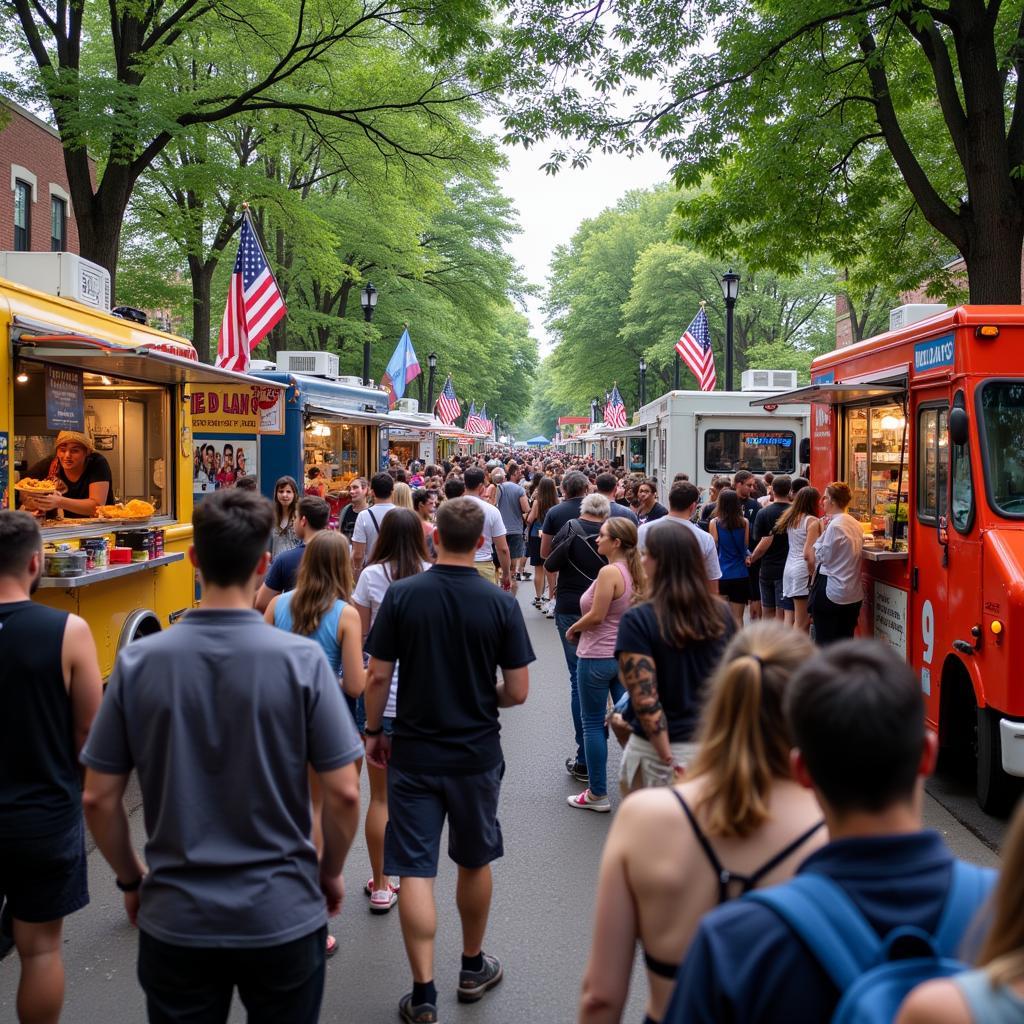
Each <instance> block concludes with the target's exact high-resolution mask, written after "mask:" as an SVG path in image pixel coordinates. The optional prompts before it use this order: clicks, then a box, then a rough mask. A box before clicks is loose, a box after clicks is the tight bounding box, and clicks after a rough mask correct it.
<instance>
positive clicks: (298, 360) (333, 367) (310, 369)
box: [277, 350, 338, 380]
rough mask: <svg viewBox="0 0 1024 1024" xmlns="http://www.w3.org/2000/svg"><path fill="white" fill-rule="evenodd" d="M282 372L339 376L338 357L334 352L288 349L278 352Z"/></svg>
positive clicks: (334, 378)
mask: <svg viewBox="0 0 1024 1024" xmlns="http://www.w3.org/2000/svg"><path fill="white" fill-rule="evenodd" d="M277 369H278V370H279V371H280V372H281V373H304V374H306V375H307V376H310V377H327V378H328V379H329V380H336V379H337V377H338V357H337V356H336V355H335V354H334V353H333V352H305V351H301V350H298V351H288V352H278V353H277Z"/></svg>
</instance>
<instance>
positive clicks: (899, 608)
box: [872, 580, 907, 659]
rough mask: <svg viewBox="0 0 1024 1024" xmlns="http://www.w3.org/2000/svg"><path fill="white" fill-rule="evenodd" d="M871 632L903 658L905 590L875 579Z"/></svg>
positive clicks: (905, 619)
mask: <svg viewBox="0 0 1024 1024" xmlns="http://www.w3.org/2000/svg"><path fill="white" fill-rule="evenodd" d="M873 619H874V621H873V623H872V625H873V627H874V629H873V632H874V636H875V639H876V640H881V641H882V642H883V643H887V644H888V645H889V646H890V647H891V648H892V649H893V650H894V651H896V653H897V654H899V655H901V656H902V657H903V658H904V659H905V658H906V656H907V592H906V591H905V590H901V589H900V588H899V587H891V586H889V584H888V583H880V582H879V581H878V580H876V581H875V592H874V615H873Z"/></svg>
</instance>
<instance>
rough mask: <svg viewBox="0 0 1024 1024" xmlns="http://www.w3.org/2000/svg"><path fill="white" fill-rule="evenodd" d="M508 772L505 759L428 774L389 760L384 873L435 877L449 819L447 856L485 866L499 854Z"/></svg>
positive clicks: (466, 864)
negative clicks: (476, 769)
mask: <svg viewBox="0 0 1024 1024" xmlns="http://www.w3.org/2000/svg"><path fill="white" fill-rule="evenodd" d="M504 774H505V765H504V763H502V764H499V765H497V766H496V767H494V768H491V769H490V770H489V771H486V772H480V773H479V774H478V775H426V774H423V773H420V772H405V771H402V770H401V769H400V768H395V767H394V766H393V765H388V815H389V816H388V825H387V830H386V831H385V833H384V872H385V874H388V875H397V876H398V877H399V878H435V877H436V876H437V862H438V856H439V853H440V849H441V832H442V830H443V828H444V822H445V818H447V819H448V856H449V857H450V858H451V859H452V860H453V861H455V863H456V864H458V865H459V867H463V868H469V869H473V868H482V867H484V865H486V864H490V863H491V861H492V860H497V859H498V858H499V857H501V856H502V855H503V854H504V852H505V848H504V845H503V843H502V836H501V824H500V823H499V821H498V795H499V794H500V792H501V779H502V776H503V775H504Z"/></svg>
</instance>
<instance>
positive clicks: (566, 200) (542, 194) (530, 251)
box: [499, 144, 669, 354]
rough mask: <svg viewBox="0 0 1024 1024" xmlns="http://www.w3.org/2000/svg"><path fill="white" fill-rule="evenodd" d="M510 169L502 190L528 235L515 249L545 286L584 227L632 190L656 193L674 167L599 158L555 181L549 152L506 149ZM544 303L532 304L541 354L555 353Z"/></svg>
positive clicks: (644, 158)
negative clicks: (548, 170) (557, 256)
mask: <svg viewBox="0 0 1024 1024" xmlns="http://www.w3.org/2000/svg"><path fill="white" fill-rule="evenodd" d="M503 149H504V152H505V155H506V156H507V157H508V168H507V169H506V170H505V171H503V172H502V173H501V175H500V176H499V180H500V182H501V186H502V188H503V189H504V191H505V194H506V195H508V196H509V197H510V198H511V199H512V201H513V203H514V204H515V206H516V209H517V210H518V211H519V222H520V224H521V226H522V229H523V230H522V233H521V234H520V235H517V236H516V238H515V239H513V241H512V243H511V245H510V249H511V252H512V255H513V256H514V257H515V259H516V260H517V261H518V262H519V263H520V264H522V266H523V267H524V269H525V271H526V276H527V279H528V280H529V281H530V282H531V283H533V284H539V285H541V286H544V285H545V282H546V280H547V275H548V264H549V263H550V262H551V256H552V253H553V252H554V249H555V246H557V245H560V244H562V243H564V242H568V241H569V239H570V238H572V235H573V233H574V232H575V230H576V228H578V227H579V225H580V223H581V221H583V220H586V219H587V218H588V217H593V216H595V215H596V214H598V213H600V212H601V211H602V210H603V209H605V208H606V207H608V206H614V205H615V203H617V202H618V201H619V199H621V198H622V196H623V195H625V193H626V192H628V191H630V189H635V188H650V187H651V186H652V185H656V184H658V183H659V182H663V181H667V180H668V177H669V171H668V164H667V163H665V162H664V161H663V160H662V159H661V158H660V157H658V156H656V155H654V154H652V153H645V154H643V155H641V156H638V157H634V158H633V159H632V160H630V159H628V158H626V157H624V156H605V155H603V154H600V153H597V154H595V155H594V158H593V160H592V161H591V163H590V166H589V167H587V168H586V169H584V170H572V169H570V168H566V169H564V170H562V171H559V173H558V174H556V175H554V176H551V175H548V174H545V173H544V171H542V170H541V169H540V165H541V164H542V163H543V162H544V160H545V158H546V156H547V154H548V149H547V148H546V147H545V146H544V145H543V144H542V145H541V146H539V147H536V148H534V149H528V150H527V149H522V148H521V147H518V146H516V147H507V146H506V147H503ZM541 305H542V300H541V298H540V297H537V298H534V299H531V300H530V303H529V306H530V308H529V311H528V312H529V317H530V323H531V325H532V327H533V334H534V336H535V337H536V338H537V339H538V340H539V341H540V343H541V353H542V354H546V353H547V352H548V350H549V349H550V339H549V337H548V334H547V332H546V331H545V329H544V323H543V316H542V313H541Z"/></svg>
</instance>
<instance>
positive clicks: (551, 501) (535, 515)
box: [526, 476, 558, 608]
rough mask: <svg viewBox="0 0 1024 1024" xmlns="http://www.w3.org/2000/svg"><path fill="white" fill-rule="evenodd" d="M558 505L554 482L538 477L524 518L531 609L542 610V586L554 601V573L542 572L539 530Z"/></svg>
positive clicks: (548, 478)
mask: <svg viewBox="0 0 1024 1024" xmlns="http://www.w3.org/2000/svg"><path fill="white" fill-rule="evenodd" d="M557 504H558V491H557V490H556V489H555V481H554V480H552V479H551V477H549V476H538V477H537V478H536V484H535V486H534V487H533V488H532V494H531V497H530V512H529V514H528V515H527V517H526V535H527V537H528V538H529V543H530V565H532V566H533V592H534V595H535V596H534V599H533V607H534V608H543V605H544V584H545V582H547V585H548V598H549V599H550V600H552V601H553V600H554V599H555V580H556V579H557V578H558V577H557V576H556V575H555V574H554V573H546V572H545V571H544V559H543V558H541V557H540V529H541V527H542V526H543V525H544V517H545V516H546V515H547V514H548V512H550V511H551V509H553V508H554V507H555V506H556V505H557Z"/></svg>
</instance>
